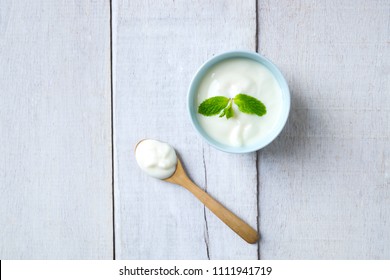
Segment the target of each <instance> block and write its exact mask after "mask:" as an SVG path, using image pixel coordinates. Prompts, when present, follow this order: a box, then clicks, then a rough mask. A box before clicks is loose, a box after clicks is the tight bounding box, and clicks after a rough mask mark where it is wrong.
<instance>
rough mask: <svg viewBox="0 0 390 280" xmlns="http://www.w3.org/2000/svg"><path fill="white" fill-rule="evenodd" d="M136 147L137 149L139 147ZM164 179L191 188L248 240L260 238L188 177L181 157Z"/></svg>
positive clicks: (209, 207) (236, 231)
mask: <svg viewBox="0 0 390 280" xmlns="http://www.w3.org/2000/svg"><path fill="white" fill-rule="evenodd" d="M137 146H138V144H137ZM135 149H137V147H136V148H135ZM163 180H164V181H167V182H170V183H173V184H176V185H180V186H182V187H184V188H186V189H187V190H189V191H190V192H191V193H192V194H193V195H195V196H196V197H197V198H198V199H199V200H200V201H201V202H202V203H203V204H204V205H205V206H206V207H207V208H208V209H210V211H211V212H213V213H214V214H215V215H216V216H217V217H218V218H220V219H221V220H222V222H224V223H225V224H226V225H227V226H228V227H230V228H231V229H232V230H233V231H234V232H235V233H237V234H238V235H239V236H240V237H241V238H242V239H244V240H245V241H246V242H248V243H251V244H253V243H256V242H257V240H259V235H258V234H257V231H255V230H254V229H253V228H252V227H251V226H250V225H248V224H247V223H245V222H244V221H243V220H241V219H240V218H239V217H237V216H236V215H235V214H233V213H232V212H230V211H229V210H228V209H226V208H225V207H224V206H223V205H222V204H221V203H219V202H218V201H216V200H215V199H214V198H212V197H211V196H210V195H209V194H208V193H206V192H205V191H204V190H202V189H201V188H199V187H198V186H197V185H195V184H194V182H192V181H191V179H190V178H188V176H187V174H186V172H185V171H184V168H183V165H182V164H181V162H180V160H179V158H178V159H177V166H176V171H175V173H173V175H172V176H171V177H169V178H166V179H163Z"/></svg>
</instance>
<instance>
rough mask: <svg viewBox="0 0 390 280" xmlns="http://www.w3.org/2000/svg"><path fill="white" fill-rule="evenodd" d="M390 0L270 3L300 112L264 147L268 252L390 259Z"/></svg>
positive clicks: (277, 48)
mask: <svg viewBox="0 0 390 280" xmlns="http://www.w3.org/2000/svg"><path fill="white" fill-rule="evenodd" d="M389 9H390V3H389V1H380V0H378V1H304V0H301V1H294V2H292V1H288V0H283V1H277V2H274V1H261V4H260V10H259V31H260V33H259V46H260V51H261V53H263V54H265V55H266V56H268V57H269V58H271V59H272V60H274V61H275V62H276V63H277V64H278V65H279V66H280V67H281V69H282V71H283V72H284V73H285V74H286V76H287V79H288V82H289V85H290V87H291V90H292V112H291V115H290V119H289V121H288V124H287V127H286V128H285V130H284V132H283V133H282V135H281V136H280V137H279V138H278V139H277V140H276V141H275V142H274V143H273V144H272V145H270V146H269V147H267V148H266V149H264V150H263V151H262V152H261V156H260V160H259V170H260V177H259V178H260V202H259V206H260V227H261V229H262V234H263V235H262V237H263V238H262V241H261V244H260V252H261V258H265V259H389V258H390V223H389V222H388V217H390V188H389V187H390V176H389V174H390V146H389V140H390V135H389V134H390V125H389V121H390V114H389V108H390V95H389V92H390V79H389V77H390V51H389V29H388V27H389Z"/></svg>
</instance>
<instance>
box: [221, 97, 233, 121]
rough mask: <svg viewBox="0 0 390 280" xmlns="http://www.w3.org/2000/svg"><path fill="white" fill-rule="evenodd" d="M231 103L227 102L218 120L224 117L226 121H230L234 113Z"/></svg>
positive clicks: (230, 101)
mask: <svg viewBox="0 0 390 280" xmlns="http://www.w3.org/2000/svg"><path fill="white" fill-rule="evenodd" d="M232 105H233V102H232V100H229V105H228V106H227V107H226V108H225V109H223V110H222V112H221V114H220V115H219V117H220V118H222V117H224V116H226V118H227V119H230V118H231V117H233V115H234V111H233V107H232Z"/></svg>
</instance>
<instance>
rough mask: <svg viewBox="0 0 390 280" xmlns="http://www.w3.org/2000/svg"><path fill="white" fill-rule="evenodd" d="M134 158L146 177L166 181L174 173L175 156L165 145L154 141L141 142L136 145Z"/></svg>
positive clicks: (170, 148) (167, 145) (172, 150)
mask: <svg viewBox="0 0 390 280" xmlns="http://www.w3.org/2000/svg"><path fill="white" fill-rule="evenodd" d="M135 158H136V160H137V163H138V165H139V167H140V168H141V169H142V170H143V171H145V172H146V173H147V174H148V175H150V176H152V177H155V178H158V179H166V178H169V177H171V176H172V175H173V173H175V170H176V165H177V156H176V152H175V150H174V149H173V148H172V146H170V145H169V144H167V143H164V142H160V141H156V140H151V139H147V140H143V141H141V142H140V143H139V144H138V145H137V149H136V150H135Z"/></svg>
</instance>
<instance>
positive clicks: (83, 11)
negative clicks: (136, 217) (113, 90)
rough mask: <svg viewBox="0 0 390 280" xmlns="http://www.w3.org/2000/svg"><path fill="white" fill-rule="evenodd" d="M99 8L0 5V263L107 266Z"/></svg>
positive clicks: (108, 207) (104, 84)
mask: <svg viewBox="0 0 390 280" xmlns="http://www.w3.org/2000/svg"><path fill="white" fill-rule="evenodd" d="M109 18H110V13H109V2H108V1H86V0H85V1H76V2H73V1H65V2H64V1H60V2H59V1H45V0H40V1H11V0H9V1H8V0H2V1H1V5H0V77H1V79H0V100H1V103H0V135H1V137H0V155H1V159H0V228H1V241H0V259H111V258H112V250H113V234H112V227H113V224H112V195H111V192H112V184H111V180H112V179H111V147H110V142H111V140H110V133H111V124H110V123H111V120H110V27H109Z"/></svg>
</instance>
